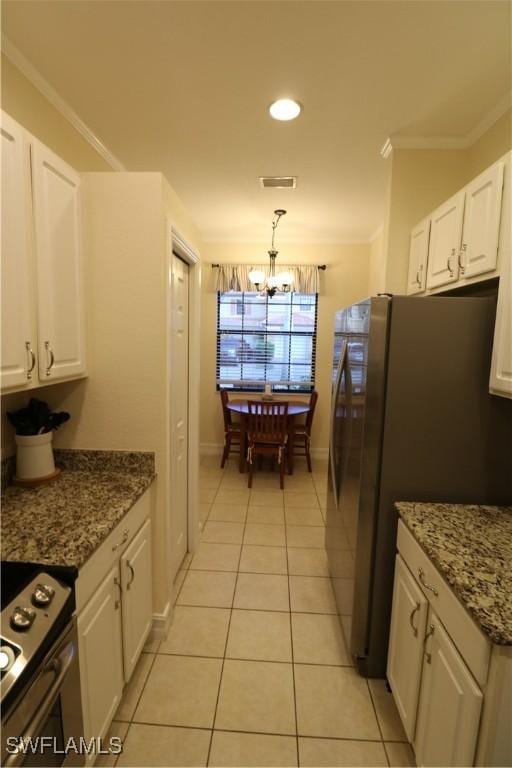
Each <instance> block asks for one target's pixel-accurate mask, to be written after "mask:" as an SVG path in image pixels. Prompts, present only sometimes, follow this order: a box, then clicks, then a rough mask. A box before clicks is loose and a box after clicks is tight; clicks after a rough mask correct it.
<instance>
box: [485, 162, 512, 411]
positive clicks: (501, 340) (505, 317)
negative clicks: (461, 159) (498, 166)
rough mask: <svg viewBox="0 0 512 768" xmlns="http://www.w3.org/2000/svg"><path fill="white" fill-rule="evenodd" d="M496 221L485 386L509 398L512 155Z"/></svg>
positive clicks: (511, 369)
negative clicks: (496, 268)
mask: <svg viewBox="0 0 512 768" xmlns="http://www.w3.org/2000/svg"><path fill="white" fill-rule="evenodd" d="M502 210H503V214H502V217H501V223H500V241H499V248H500V284H499V288H498V306H497V308H496V325H495V327H494V344H493V348H492V362H491V377H490V381H489V389H490V391H491V392H492V393H493V394H495V395H503V396H505V397H512V298H511V297H512V154H511V155H510V156H509V158H508V160H507V162H506V165H505V183H504V186H503V207H502Z"/></svg>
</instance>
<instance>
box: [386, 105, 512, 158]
mask: <svg viewBox="0 0 512 768" xmlns="http://www.w3.org/2000/svg"><path fill="white" fill-rule="evenodd" d="M511 107H512V91H509V92H508V93H506V94H505V96H504V97H503V98H502V99H501V100H500V101H499V102H498V104H496V106H495V107H493V109H491V110H490V111H489V112H488V113H487V114H486V115H485V116H484V117H483V118H482V120H480V122H479V123H478V124H477V125H476V126H475V127H474V128H473V129H472V130H471V131H469V132H468V133H466V134H465V135H464V136H396V135H394V134H392V135H391V136H390V137H389V138H388V139H387V140H386V142H385V143H384V145H383V147H382V149H381V155H382V157H383V158H384V159H387V158H388V157H389V155H390V153H391V150H392V149H469V147H472V146H473V144H475V142H477V141H478V139H479V138H480V137H481V136H483V135H484V133H485V132H486V131H488V130H489V128H491V127H492V126H493V125H494V123H496V122H497V121H498V120H499V119H500V117H502V116H503V115H504V114H505V112H507V110H509V109H510V108H511Z"/></svg>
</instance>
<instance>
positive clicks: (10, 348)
mask: <svg viewBox="0 0 512 768" xmlns="http://www.w3.org/2000/svg"><path fill="white" fill-rule="evenodd" d="M1 131H2V206H1V207H2V365H1V373H2V389H4V388H7V387H18V388H20V387H24V386H28V385H30V383H31V381H32V379H33V376H34V367H35V362H36V358H35V349H36V343H37V341H36V338H35V332H34V322H33V320H34V316H33V312H34V313H35V309H34V308H33V299H32V295H31V277H30V276H31V264H30V231H31V222H32V218H31V216H32V211H31V203H30V178H29V158H28V149H27V147H26V145H25V141H24V132H23V128H22V127H21V125H18V123H16V122H15V121H14V120H12V118H10V117H9V115H6V114H5V112H2V129H1ZM36 376H37V374H36Z"/></svg>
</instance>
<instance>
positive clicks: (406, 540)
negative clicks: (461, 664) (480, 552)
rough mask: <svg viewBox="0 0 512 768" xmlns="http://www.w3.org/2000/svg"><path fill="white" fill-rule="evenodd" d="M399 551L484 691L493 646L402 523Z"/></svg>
mask: <svg viewBox="0 0 512 768" xmlns="http://www.w3.org/2000/svg"><path fill="white" fill-rule="evenodd" d="M397 548H398V551H399V552H400V554H401V555H402V557H403V559H404V560H405V562H406V563H407V565H408V567H409V569H410V571H411V572H412V574H413V575H414V577H415V579H417V581H418V584H419V586H420V588H421V590H422V592H423V594H424V595H425V597H426V598H427V600H428V601H429V603H430V604H431V605H432V607H433V608H434V609H435V611H436V613H437V615H438V616H439V619H440V620H441V622H442V623H443V624H444V626H445V628H446V630H447V631H448V634H449V635H450V636H451V638H452V640H453V642H454V643H455V645H456V647H457V649H458V650H459V653H460V654H461V656H462V657H463V658H464V660H465V662H466V664H467V665H468V667H469V669H470V670H471V672H472V674H473V675H474V677H475V679H476V680H477V682H478V684H479V685H480V686H481V687H483V686H485V683H486V682H487V674H488V668H489V657H490V652H491V643H490V642H489V640H488V639H487V638H486V637H485V635H484V634H483V632H482V631H481V630H480V629H479V628H478V626H477V625H476V624H475V622H474V621H473V619H472V618H471V616H470V615H469V614H468V613H467V611H466V609H465V608H464V607H463V606H462V604H461V603H460V602H459V600H458V599H457V597H456V596H455V594H454V593H453V592H452V590H451V588H450V587H449V586H448V585H447V584H446V582H445V581H444V579H443V577H442V576H441V574H440V573H439V571H438V570H437V568H436V567H435V566H434V565H433V564H432V562H431V560H429V558H428V557H427V555H426V554H425V552H424V551H423V550H422V548H421V547H420V545H419V544H418V542H417V541H416V540H415V539H414V537H413V535H412V534H411V532H410V531H409V530H408V529H407V527H406V525H405V524H404V523H403V521H402V520H400V521H399V523H398V537H397ZM434 590H435V592H434Z"/></svg>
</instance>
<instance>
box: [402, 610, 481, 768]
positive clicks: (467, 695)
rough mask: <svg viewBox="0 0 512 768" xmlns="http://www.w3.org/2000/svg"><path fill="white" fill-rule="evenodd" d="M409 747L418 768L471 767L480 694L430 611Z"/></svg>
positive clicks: (476, 732)
mask: <svg viewBox="0 0 512 768" xmlns="http://www.w3.org/2000/svg"><path fill="white" fill-rule="evenodd" d="M426 638H427V639H426V642H425V652H424V662H423V676H422V681H421V693H420V699H419V707H418V723H417V729H416V738H415V741H414V748H415V753H416V763H417V765H418V766H422V765H426V766H435V765H446V766H452V765H473V763H474V759H475V749H476V742H477V735H478V726H479V722H480V712H481V709H482V700H483V695H482V692H481V690H480V688H479V687H478V685H477V684H476V682H475V681H474V679H473V676H472V675H471V673H470V671H469V669H468V668H467V666H466V664H465V663H464V661H463V659H462V656H461V655H460V653H459V652H458V651H457V649H456V647H455V645H454V644H453V643H452V641H451V640H450V638H449V636H448V634H447V632H446V631H445V629H444V627H443V625H442V624H441V622H440V621H439V619H438V617H437V616H436V614H435V613H434V611H433V610H432V609H430V611H429V617H428V631H427V633H426Z"/></svg>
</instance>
